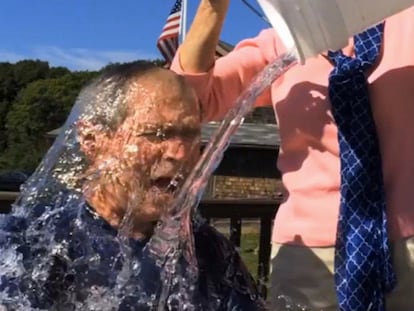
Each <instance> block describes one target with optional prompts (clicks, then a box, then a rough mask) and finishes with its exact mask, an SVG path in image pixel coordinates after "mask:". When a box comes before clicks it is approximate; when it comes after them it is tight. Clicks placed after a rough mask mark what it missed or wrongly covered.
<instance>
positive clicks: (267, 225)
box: [257, 215, 273, 298]
mask: <svg viewBox="0 0 414 311" xmlns="http://www.w3.org/2000/svg"><path fill="white" fill-rule="evenodd" d="M272 221H273V220H272V216H271V215H266V216H262V217H261V218H260V242H259V264H258V267H257V286H258V289H259V292H260V293H261V295H262V296H263V297H264V298H266V296H267V285H268V281H269V259H270V253H271V236H272Z"/></svg>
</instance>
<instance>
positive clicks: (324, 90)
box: [171, 0, 414, 311]
mask: <svg viewBox="0 0 414 311" xmlns="http://www.w3.org/2000/svg"><path fill="white" fill-rule="evenodd" d="M229 2H230V0H201V1H200V5H199V8H198V11H197V13H196V16H195V18H194V21H193V23H192V25H191V27H190V30H189V32H188V33H187V36H186V39H185V40H184V42H183V44H182V45H181V46H180V48H179V50H178V53H177V54H176V57H175V59H174V61H173V63H172V66H171V69H172V70H174V71H175V72H177V73H179V74H181V75H184V76H185V77H186V78H187V79H188V81H189V82H190V83H191V84H192V85H193V87H194V88H195V90H196V92H197V94H198V96H199V99H200V102H201V105H202V110H203V118H204V121H212V120H220V119H222V118H223V117H224V116H225V114H226V112H227V111H228V110H229V109H230V108H231V106H232V105H233V104H234V102H235V99H236V98H237V96H238V95H239V94H240V93H241V92H242V91H243V90H244V89H245V88H246V87H247V86H248V85H249V83H250V81H251V80H252V78H253V77H254V76H255V75H256V74H257V73H258V72H259V71H260V70H262V69H263V68H264V67H265V65H266V64H268V63H270V62H272V61H273V60H275V59H276V58H277V57H278V56H280V55H281V54H282V53H284V52H285V51H286V50H285V47H284V46H283V44H282V42H281V40H280V38H278V36H277V33H276V31H274V30H273V29H266V30H263V31H261V32H260V33H259V35H258V36H257V37H255V38H252V39H246V40H243V41H242V42H240V43H238V44H237V46H236V47H235V49H234V51H232V52H231V53H229V54H228V55H227V56H225V57H222V58H219V59H217V60H216V59H215V48H216V45H217V43H218V40H219V36H220V32H221V29H222V26H223V23H224V20H225V16H226V13H227V10H228V5H229ZM412 38H414V8H410V9H407V10H405V11H403V12H401V13H398V14H396V15H395V16H392V17H390V18H388V19H387V20H386V21H385V30H384V37H383V49H382V51H381V55H380V61H379V62H378V63H377V64H376V66H375V67H374V69H373V70H372V71H371V72H370V74H369V77H368V82H369V92H370V97H371V106H372V107H371V108H372V111H373V116H374V120H375V124H376V128H377V135H378V139H379V144H380V151H381V157H382V170H383V175H384V183H385V192H386V206H387V217H388V226H389V235H390V240H391V249H392V252H393V253H392V260H393V266H394V270H395V272H396V276H397V280H398V281H397V282H398V283H397V285H396V287H395V288H394V290H393V291H392V293H390V294H389V295H388V296H387V297H386V303H387V309H388V310H398V311H405V310H414V299H413V295H414V208H413V207H412V187H413V185H414V140H413V139H412V137H411V134H410V133H413V132H414V122H413V119H414V41H413V40H412ZM343 52H344V53H345V54H346V55H349V56H352V55H353V52H354V51H353V40H352V39H350V41H349V45H348V46H347V47H345V48H344V49H343ZM332 69H333V64H332V63H331V62H330V61H329V58H328V57H327V55H325V54H321V55H319V56H317V57H315V58H312V59H309V60H308V61H307V62H306V64H305V65H304V66H302V65H295V66H294V67H293V68H292V69H290V70H289V71H288V72H287V73H286V74H284V75H283V76H282V77H281V78H279V79H278V80H276V81H275V82H274V83H273V84H272V85H271V86H270V87H269V88H268V89H267V90H266V91H265V92H264V93H263V94H262V95H261V96H260V97H259V98H258V99H257V102H256V106H263V105H273V108H274V111H275V114H276V117H277V121H278V125H279V128H280V138H281V145H280V151H279V157H278V161H277V166H278V168H279V170H280V171H281V173H282V179H283V184H284V186H285V188H286V200H285V202H284V203H283V204H282V205H281V206H280V208H279V211H278V213H277V215H276V218H275V221H274V230H273V238H272V259H271V260H272V263H271V268H272V273H271V286H270V295H269V299H270V301H271V303H273V304H274V305H275V304H277V303H278V300H279V298H280V297H281V296H283V297H288V298H289V299H292V301H293V302H294V303H296V304H299V305H303V306H306V307H309V308H311V309H312V310H314V309H316V310H325V311H327V310H338V302H337V297H336V293H335V285H334V277H333V272H334V247H335V239H336V230H337V224H338V213H339V200H340V160H339V144H338V128H337V126H336V123H335V121H334V119H333V116H332V112H331V103H330V102H329V98H328V77H329V74H330V72H331V71H332ZM275 165H276V164H275Z"/></svg>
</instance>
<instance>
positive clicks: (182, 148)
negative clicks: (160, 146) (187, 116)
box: [163, 137, 191, 161]
mask: <svg viewBox="0 0 414 311" xmlns="http://www.w3.org/2000/svg"><path fill="white" fill-rule="evenodd" d="M164 148H165V149H164V154H163V156H164V158H165V159H167V160H175V161H181V160H185V158H186V157H187V156H188V153H189V149H190V148H191V146H189V144H188V142H185V141H183V140H182V139H180V138H178V137H176V138H170V139H168V140H167V141H165V142H164Z"/></svg>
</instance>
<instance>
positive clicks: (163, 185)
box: [151, 175, 183, 193]
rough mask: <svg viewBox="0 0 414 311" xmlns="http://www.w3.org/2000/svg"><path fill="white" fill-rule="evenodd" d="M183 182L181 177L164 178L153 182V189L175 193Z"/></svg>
mask: <svg viewBox="0 0 414 311" xmlns="http://www.w3.org/2000/svg"><path fill="white" fill-rule="evenodd" d="M182 180H183V178H182V176H181V175H177V176H174V177H170V176H162V177H158V178H155V179H152V180H151V187H152V188H156V189H159V190H160V191H163V192H168V193H174V192H175V191H176V190H177V188H178V186H179V185H180V184H181V181H182Z"/></svg>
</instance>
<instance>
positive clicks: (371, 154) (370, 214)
mask: <svg viewBox="0 0 414 311" xmlns="http://www.w3.org/2000/svg"><path fill="white" fill-rule="evenodd" d="M383 31H384V24H383V23H382V24H379V25H377V26H375V27H373V28H370V29H368V30H366V31H365V32H363V33H361V34H359V35H357V36H355V37H354V46H355V55H356V57H354V58H352V57H348V56H346V55H344V54H343V53H342V51H337V52H329V54H328V55H329V58H330V59H331V61H332V62H333V63H334V65H335V68H334V69H333V70H332V72H331V74H330V76H329V97H330V100H331V104H332V113H333V116H334V119H335V121H336V123H337V126H338V139H339V150H340V161H341V201H340V212H339V221H338V233H337V239H336V251H335V283H336V291H337V296H338V302H339V306H340V310H341V311H367V310H371V311H383V310H385V298H384V296H385V293H386V292H387V291H389V290H391V289H392V287H393V286H394V284H395V275H394V272H393V269H392V264H391V255H390V250H389V241H388V233H387V220H386V212H385V193H384V182H383V176H382V170H381V156H380V150H379V144H378V138H377V135H376V128H375V123H374V119H373V116H372V111H371V106H370V101H369V93H368V81H367V78H366V76H367V75H366V72H367V71H368V70H369V69H371V68H372V66H373V65H374V64H375V62H376V61H377V59H378V56H379V55H380V53H381V44H382V36H383Z"/></svg>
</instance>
